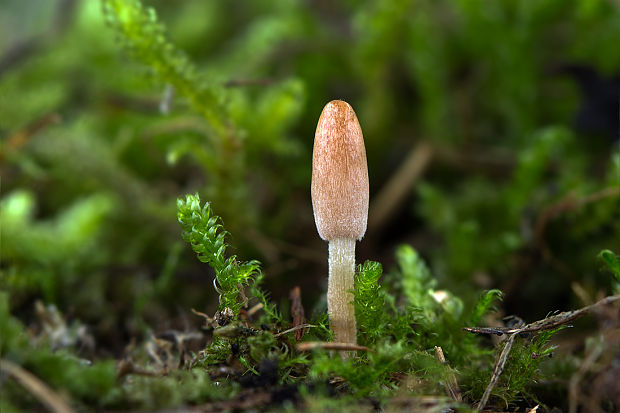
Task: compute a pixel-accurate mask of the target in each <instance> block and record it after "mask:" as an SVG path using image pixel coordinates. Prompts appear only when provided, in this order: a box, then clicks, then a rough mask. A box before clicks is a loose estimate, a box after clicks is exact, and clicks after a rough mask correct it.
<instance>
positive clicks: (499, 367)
mask: <svg viewBox="0 0 620 413" xmlns="http://www.w3.org/2000/svg"><path fill="white" fill-rule="evenodd" d="M516 337H517V335H516V334H513V335H511V336H510V337H508V339H507V340H506V343H505V344H504V348H503V349H502V352H501V353H500V354H499V357H498V358H497V362H495V367H493V374H492V375H491V380H489V384H488V385H487V388H486V389H485V390H484V394H483V395H482V398H481V399H480V403H478V407H477V410H482V409H484V406H486V404H487V402H488V401H489V397H491V392H492V391H493V389H494V388H495V386H496V385H497V381H498V380H499V376H501V375H502V373H503V372H504V366H505V365H506V361H508V356H509V355H510V350H511V349H512V345H513V344H514V341H515V338H516Z"/></svg>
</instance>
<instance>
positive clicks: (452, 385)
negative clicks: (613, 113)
mask: <svg viewBox="0 0 620 413" xmlns="http://www.w3.org/2000/svg"><path fill="white" fill-rule="evenodd" d="M435 358H436V359H437V361H438V362H440V363H441V364H448V362H447V361H446V357H445V356H444V354H443V349H442V348H441V347H439V346H435ZM444 386H445V387H446V393H447V394H448V396H450V398H451V399H452V400H454V401H457V402H462V401H463V396H461V389H460V388H459V383H458V381H457V380H456V376H455V375H454V372H453V371H452V370H450V371H449V373H448V381H447V382H446V383H444Z"/></svg>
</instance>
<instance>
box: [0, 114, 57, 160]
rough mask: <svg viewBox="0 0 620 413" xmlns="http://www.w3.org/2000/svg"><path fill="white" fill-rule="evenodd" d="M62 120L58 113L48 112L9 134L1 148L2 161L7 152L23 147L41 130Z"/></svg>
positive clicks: (0, 157)
mask: <svg viewBox="0 0 620 413" xmlns="http://www.w3.org/2000/svg"><path fill="white" fill-rule="evenodd" d="M60 120H61V119H60V116H59V115H58V114H57V113H48V114H46V115H44V116H41V117H40V118H37V119H35V120H33V121H31V122H30V123H28V124H27V125H26V126H24V127H23V128H22V129H20V130H18V131H16V132H14V133H12V134H11V135H9V137H8V138H7V139H6V142H5V144H4V145H3V146H2V148H1V150H0V161H2V160H3V159H4V158H5V157H6V155H7V154H10V153H11V152H15V151H17V150H19V149H21V148H22V147H23V146H24V145H26V144H27V143H28V141H29V140H30V138H32V137H33V136H34V135H36V134H37V133H39V132H41V131H42V130H44V129H45V128H48V127H50V126H52V125H55V124H57V123H60Z"/></svg>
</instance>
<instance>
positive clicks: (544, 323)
mask: <svg viewBox="0 0 620 413" xmlns="http://www.w3.org/2000/svg"><path fill="white" fill-rule="evenodd" d="M618 300H620V294H619V295H612V296H609V297H605V298H603V299H602V300H599V301H597V302H596V303H594V304H592V305H589V306H586V307H583V308H580V309H579V310H574V311H565V312H562V313H559V314H556V315H554V316H551V317H547V318H545V319H542V320H538V321H535V322H533V323H530V324H527V325H523V324H520V325H517V326H516V327H511V328H501V327H497V328H495V327H482V328H479V327H464V328H463V330H465V331H468V332H471V333H478V334H497V335H503V334H506V335H508V338H507V339H506V341H505V344H504V348H503V349H502V351H501V353H500V355H499V357H498V359H497V362H496V363H495V367H494V368H493V374H492V376H491V380H490V381H489V384H488V385H487V388H486V390H485V391H484V394H483V396H482V398H481V399H480V402H479V403H478V410H482V409H484V406H485V405H486V404H487V402H488V400H489V397H490V396H491V392H492V391H493V388H495V385H496V384H497V381H498V380H499V376H500V375H501V374H502V372H503V371H504V366H505V364H506V361H507V360H508V356H509V355H510V350H511V349H512V345H513V343H514V340H515V338H516V337H517V335H518V334H521V333H530V332H536V331H543V330H551V329H554V328H557V327H560V326H562V325H565V324H567V323H569V322H571V321H573V320H575V319H576V318H579V317H581V316H583V315H585V314H587V313H589V312H591V311H593V310H595V309H597V308H598V307H601V306H604V305H608V304H611V303H613V302H615V301H618Z"/></svg>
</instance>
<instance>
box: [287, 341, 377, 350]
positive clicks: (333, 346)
mask: <svg viewBox="0 0 620 413" xmlns="http://www.w3.org/2000/svg"><path fill="white" fill-rule="evenodd" d="M295 348H296V349H297V351H312V350H316V349H319V348H320V349H325V350H336V351H374V350H372V349H370V348H368V347H366V346H358V345H357V344H351V343H338V342H333V341H332V342H327V341H307V342H305V343H299V344H297V346H295Z"/></svg>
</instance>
